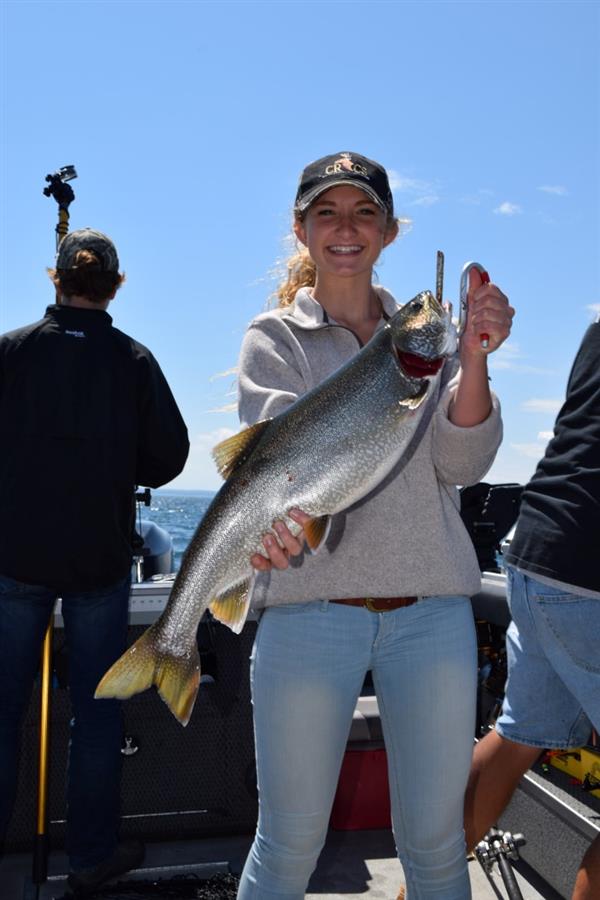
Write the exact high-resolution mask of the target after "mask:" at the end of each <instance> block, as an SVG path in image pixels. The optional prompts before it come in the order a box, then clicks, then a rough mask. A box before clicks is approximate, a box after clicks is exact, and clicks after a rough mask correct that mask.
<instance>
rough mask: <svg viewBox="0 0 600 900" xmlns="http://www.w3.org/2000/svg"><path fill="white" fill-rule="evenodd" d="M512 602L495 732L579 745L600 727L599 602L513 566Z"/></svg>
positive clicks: (524, 740) (538, 742)
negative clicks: (502, 693) (505, 671)
mask: <svg viewBox="0 0 600 900" xmlns="http://www.w3.org/2000/svg"><path fill="white" fill-rule="evenodd" d="M508 601H509V606H510V611H511V615H512V622H511V624H510V626H509V628H508V631H507V633H506V649H507V656H508V681H507V683H506V693H505V697H504V704H503V707H502V713H501V715H500V717H499V719H498V721H497V723H496V728H497V730H498V732H499V733H500V734H501V735H502V736H503V737H505V738H507V739H508V740H511V741H516V742H518V743H520V744H527V745H531V746H533V747H548V748H555V749H561V750H562V749H572V748H575V747H581V746H582V745H584V744H585V743H586V741H587V740H588V739H589V736H590V732H591V730H592V728H593V727H594V728H596V729H597V730H600V600H598V599H597V598H594V597H584V596H581V595H578V594H572V593H570V592H567V591H565V590H564V589H562V588H556V587H551V586H549V585H547V584H542V583H541V582H539V581H537V580H536V579H535V578H533V577H531V576H530V575H525V574H523V573H522V572H518V571H517V570H516V569H513V568H510V567H509V569H508Z"/></svg>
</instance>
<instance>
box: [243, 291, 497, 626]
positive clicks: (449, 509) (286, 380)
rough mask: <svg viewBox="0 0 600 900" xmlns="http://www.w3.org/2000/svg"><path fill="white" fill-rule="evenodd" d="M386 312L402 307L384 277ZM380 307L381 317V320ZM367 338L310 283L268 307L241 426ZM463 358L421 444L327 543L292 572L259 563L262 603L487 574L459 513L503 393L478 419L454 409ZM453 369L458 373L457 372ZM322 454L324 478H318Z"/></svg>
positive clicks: (423, 591) (446, 584) (431, 410)
mask: <svg viewBox="0 0 600 900" xmlns="http://www.w3.org/2000/svg"><path fill="white" fill-rule="evenodd" d="M375 290H376V291H377V293H378V296H379V298H380V300H381V303H382V306H383V309H384V311H385V313H386V315H387V316H391V315H393V314H394V313H395V312H396V311H397V309H398V308H399V306H398V304H397V303H396V301H395V300H394V298H393V297H392V296H391V294H389V293H388V292H387V291H386V290H385V289H383V288H381V287H378V286H376V287H375ZM384 324H385V320H384V319H383V318H382V320H381V322H380V323H379V325H378V328H381V327H383V326H384ZM359 349H360V344H359V341H358V339H357V337H356V336H355V335H354V333H353V332H352V331H350V330H349V329H348V328H346V327H344V326H342V325H338V324H337V323H335V322H334V321H333V320H332V319H331V318H327V316H326V314H325V312H324V310H323V307H322V306H320V304H319V303H317V302H316V301H315V300H313V298H312V297H311V295H310V291H309V289H307V288H302V289H301V290H300V291H298V293H297V294H296V298H295V301H294V304H293V305H292V306H291V307H289V308H287V309H283V310H282V309H277V310H273V311H270V312H266V313H263V314H261V315H259V316H258V317H257V318H255V319H254V320H253V321H252V322H251V323H250V326H249V328H248V330H247V332H246V335H245V337H244V340H243V343H242V348H241V355H240V362H239V379H238V385H239V414H240V419H241V421H242V424H243V425H251V424H254V423H255V422H258V421H260V420H262V419H268V418H272V417H273V416H276V415H278V414H279V413H281V412H283V411H284V410H285V409H287V408H288V407H289V406H290V405H291V404H292V403H293V402H294V401H295V400H296V399H297V398H298V397H300V396H301V395H302V394H304V393H306V391H308V390H310V389H311V388H313V387H315V386H316V385H318V384H320V383H321V382H322V381H323V380H324V379H325V378H326V377H327V376H328V375H330V374H331V373H332V372H334V371H335V370H336V369H337V368H339V366H341V365H342V364H343V363H345V362H346V361H347V360H348V359H350V358H351V357H352V356H354V354H355V353H357V351H358V350H359ZM457 370H458V362H457V360H456V359H455V360H449V361H448V362H447V363H446V364H445V366H444V369H443V371H442V377H441V379H440V380H439V381H438V389H437V391H436V392H434V393H432V395H431V396H430V397H429V400H428V401H427V402H428V407H427V408H426V410H425V413H424V415H423V417H422V419H421V422H420V424H419V429H420V431H421V438H420V441H419V442H413V443H417V446H416V449H415V450H414V452H413V453H412V455H411V456H410V458H407V457H406V456H404V457H403V458H402V459H400V461H399V462H398V464H397V465H396V467H395V468H394V469H393V470H392V472H391V473H390V474H389V475H388V476H387V478H385V479H384V481H383V482H382V483H381V484H380V485H378V487H377V488H376V489H375V490H374V491H372V492H371V493H370V494H369V495H368V496H366V497H364V498H363V499H362V500H361V501H359V502H358V503H356V504H355V505H354V506H352V507H350V508H349V509H347V510H345V511H344V512H343V513H340V514H339V515H337V516H335V517H334V519H333V522H332V527H331V531H330V533H329V537H328V539H327V542H326V544H325V546H324V547H322V548H321V549H320V550H319V552H318V553H317V554H316V555H314V556H313V555H310V554H309V553H303V554H302V555H301V556H299V557H295V558H293V559H292V560H291V564H290V567H289V568H288V569H286V570H285V571H277V570H273V571H272V572H270V573H260V574H259V575H258V576H257V579H256V585H255V589H254V594H253V598H252V605H253V607H254V608H257V609H260V608H262V607H264V606H274V605H281V604H285V603H298V602H305V601H309V600H318V599H336V598H343V597H396V596H413V595H417V596H422V597H426V596H434V595H457V594H458V595H468V596H470V595H473V594H475V593H477V591H479V589H480V587H481V575H480V571H479V566H478V563H477V557H476V555H475V551H474V549H473V545H472V543H471V540H470V538H469V536H468V534H467V531H466V529H465V527H464V525H463V523H462V520H461V518H460V514H459V507H460V503H459V496H458V490H457V485H468V484H474V483H476V482H478V481H480V480H481V479H482V478H483V476H484V475H485V473H486V471H487V470H488V469H489V467H490V466H491V464H492V462H493V460H494V457H495V455H496V451H497V449H498V446H499V445H500V441H501V439H502V423H501V418H500V409H499V404H498V400H497V398H496V397H495V396H493V410H492V412H491V413H490V415H489V417H488V418H487V419H486V420H485V421H484V422H482V423H481V424H479V425H476V426H475V427H473V428H460V427H458V426H456V425H453V424H452V422H450V420H449V418H448V404H449V402H450V399H451V397H452V393H453V390H455V387H456V372H457ZM453 376H454V377H453ZM318 466H319V460H318V454H315V477H316V478H318Z"/></svg>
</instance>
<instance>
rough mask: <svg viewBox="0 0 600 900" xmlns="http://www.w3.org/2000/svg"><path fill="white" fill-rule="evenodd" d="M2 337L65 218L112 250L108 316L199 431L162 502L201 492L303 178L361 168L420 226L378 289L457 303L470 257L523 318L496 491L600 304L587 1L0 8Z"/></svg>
mask: <svg viewBox="0 0 600 900" xmlns="http://www.w3.org/2000/svg"><path fill="white" fill-rule="evenodd" d="M1 9H2V11H1V15H2V19H3V22H2V31H3V34H4V38H3V41H4V46H3V47H2V56H3V59H4V62H3V69H2V110H3V111H2V113H1V116H2V120H1V121H2V137H3V141H2V145H3V149H2V183H3V200H2V216H1V226H2V239H1V241H0V271H1V272H2V275H1V281H0V330H1V331H6V330H9V329H12V328H15V327H17V326H19V325H22V324H25V323H27V322H30V321H35V320H36V319H38V318H39V317H40V316H41V315H42V313H43V310H44V308H45V306H46V304H47V303H50V302H52V299H53V295H52V289H51V285H50V282H49V281H48V280H47V275H46V271H45V268H46V266H48V265H51V264H52V262H53V257H54V240H55V236H54V227H55V224H56V204H55V203H54V201H53V200H51V199H48V198H46V197H44V196H43V194H42V190H43V188H44V186H45V181H44V178H45V175H46V174H47V173H49V172H53V171H55V170H57V169H58V168H60V167H61V166H64V165H67V164H74V165H75V166H76V168H77V171H78V175H79V177H78V178H77V180H76V181H74V182H72V186H73V188H74V190H75V194H76V200H75V202H74V203H73V204H72V206H71V222H70V225H71V228H78V227H83V226H85V225H91V226H93V227H95V228H99V229H100V230H103V231H106V232H107V233H108V234H110V235H111V236H112V237H113V239H114V240H115V242H116V244H117V247H118V249H119V253H120V258H121V263H122V268H123V269H124V270H125V271H126V273H127V283H126V284H125V286H124V287H123V289H122V290H121V291H120V292H119V294H118V296H117V299H116V300H115V302H114V303H113V304H112V306H111V308H110V312H111V314H112V315H113V317H114V320H115V324H116V325H117V326H118V327H120V328H122V329H123V330H124V331H127V332H129V333H130V334H133V335H134V336H135V337H137V338H138V339H139V340H141V341H142V342H143V343H145V344H146V345H147V346H149V347H150V348H151V349H152V351H153V352H154V353H155V355H156V356H157V358H158V360H159V362H160V363H161V366H162V368H163V370H164V372H165V374H166V375H167V377H168V379H169V382H170V384H171V386H172V389H173V392H174V394H175V396H176V398H177V400H178V402H179V405H180V407H181V410H182V412H183V415H184V418H185V419H186V422H187V424H188V428H189V431H190V437H191V441H192V451H191V454H190V459H189V462H188V464H187V466H186V469H185V470H184V472H183V473H182V475H181V476H180V477H179V478H178V479H176V481H175V482H172V484H171V487H182V488H201V489H214V488H217V487H218V486H219V483H220V480H219V477H218V475H217V473H216V470H215V467H214V464H213V462H212V460H211V457H210V448H211V447H212V446H213V445H214V444H215V443H216V442H217V441H218V440H220V439H221V438H223V437H225V436H227V435H228V434H231V433H233V432H234V431H235V430H237V416H236V414H235V411H233V410H232V409H231V406H232V404H233V403H234V401H235V374H234V372H233V371H232V370H233V369H234V368H235V365H236V362H237V356H238V350H239V345H240V341H241V339H242V336H243V333H244V330H245V327H246V325H247V323H248V321H249V320H250V319H251V318H252V317H253V316H254V315H255V314H256V313H258V312H260V311H261V310H262V309H264V308H265V304H266V301H267V297H268V295H269V294H270V293H271V292H272V290H273V289H274V287H275V284H276V281H275V280H274V278H273V274H272V273H273V270H274V268H276V265H277V262H278V261H281V260H282V259H283V258H285V256H286V255H287V252H288V250H289V243H288V240H287V236H288V234H289V226H290V221H291V207H292V202H293V197H294V193H295V188H296V183H297V178H298V175H299V172H300V170H301V169H302V167H303V166H304V165H305V164H306V163H308V162H310V161H311V160H313V159H315V158H317V157H319V156H322V155H324V154H327V153H334V152H338V151H342V150H350V151H356V152H360V153H363V154H365V155H367V156H370V157H372V158H375V159H377V160H379V161H380V162H382V163H383V164H384V165H385V166H386V168H387V169H388V171H389V172H390V175H391V178H392V182H393V186H394V196H395V203H396V207H397V212H398V214H399V215H401V216H404V217H406V218H408V219H410V220H411V225H410V229H409V230H408V231H407V232H406V233H405V234H404V236H403V237H402V238H401V239H399V240H398V241H397V242H396V243H395V244H394V245H392V246H391V247H390V248H388V249H387V250H386V251H385V254H384V256H383V258H382V260H381V264H380V265H379V267H378V273H379V280H380V282H381V283H382V284H383V285H385V286H386V287H388V288H390V289H391V290H392V291H393V292H394V294H395V295H396V296H397V298H398V299H400V300H407V299H410V297H412V296H413V295H414V294H416V293H417V292H418V291H420V290H424V289H426V288H429V289H434V287H435V255H436V250H438V249H440V250H443V251H444V253H445V257H446V272H445V294H446V297H447V299H450V300H455V301H456V299H457V294H458V285H459V277H460V271H461V268H462V265H463V263H464V262H465V261H467V260H472V259H475V260H478V261H480V262H481V263H483V264H484V265H485V266H486V267H487V269H488V270H489V272H490V274H491V277H492V280H494V281H495V282H497V283H498V284H499V285H501V287H502V288H503V290H504V291H505V292H506V293H507V294H508V295H509V296H510V298H511V302H512V303H513V305H514V306H515V307H516V309H517V316H516V319H515V322H514V328H513V334H512V336H511V338H510V340H509V341H508V342H507V343H506V345H505V346H504V348H502V350H501V351H499V352H498V353H496V354H494V356H493V357H492V359H491V362H490V371H491V376H492V384H493V387H494V389H495V390H496V391H497V393H498V394H499V396H500V399H501V402H502V406H503V414H504V421H505V437H504V443H503V446H502V448H501V450H500V452H499V454H498V458H497V461H496V463H495V464H494V467H493V469H492V470H491V472H490V473H489V475H488V480H490V481H492V482H496V483H499V482H504V481H523V480H526V479H527V478H528V477H529V475H530V474H531V472H532V471H533V468H534V466H535V463H536V460H537V458H538V457H539V456H540V455H541V454H542V452H543V450H544V446H545V443H546V442H547V439H548V436H549V433H550V432H551V429H552V425H553V421H554V417H555V414H556V411H557V409H558V406H559V404H560V402H561V399H562V398H563V397H564V390H565V385H566V380H567V377H568V373H569V369H570V366H571V362H572V359H573V356H574V353H575V351H576V349H577V346H578V344H579V341H580V338H581V336H582V334H583V332H584V330H585V328H586V327H587V324H588V323H589V322H590V321H591V320H592V318H593V315H594V312H597V311H600V288H599V278H598V275H599V262H598V260H599V250H600V224H599V218H600V146H599V121H600V63H599V54H598V46H599V38H600V6H599V4H598V3H597V2H594V3H592V2H578V0H568V2H565V3H563V2H545V0H540V2H518V3H515V2H494V0H491V2H468V3H466V2H452V0H442V2H439V3H438V2H427V0H423V2H378V0H368V2H362V0H358V2H353V3H349V2H309V0H303V2H301V3H297V2H294V0H291V2H285V0H282V2H253V0H244V2H239V3H238V2H227V0H220V2H218V3H213V2H178V0H169V2H163V0H157V2H147V0H139V2H119V0H115V2H110V0H105V2H95V0H91V2H85V0H80V2H70V3H65V2H53V0H43V2H28V0H18V2H12V0H8V2H7V0H4V3H3V5H2V8H1Z"/></svg>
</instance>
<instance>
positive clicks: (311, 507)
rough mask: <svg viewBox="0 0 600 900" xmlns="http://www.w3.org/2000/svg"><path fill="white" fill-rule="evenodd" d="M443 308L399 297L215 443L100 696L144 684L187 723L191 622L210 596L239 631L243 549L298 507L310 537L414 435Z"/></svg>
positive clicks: (246, 558) (193, 684)
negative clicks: (286, 396)
mask: <svg viewBox="0 0 600 900" xmlns="http://www.w3.org/2000/svg"><path fill="white" fill-rule="evenodd" d="M455 348H456V334H455V331H454V329H453V326H452V325H451V323H450V317H449V315H448V314H447V313H446V312H445V311H444V310H443V309H442V307H441V306H440V304H439V303H438V302H437V300H436V299H435V297H433V295H432V294H431V293H429V292H428V291H425V292H423V293H421V294H418V295H417V296H416V297H414V298H413V299H412V300H411V301H409V302H408V303H406V304H405V305H404V306H403V307H402V308H401V309H400V310H399V311H398V312H397V313H396V314H395V315H394V316H393V317H392V318H391V319H390V320H389V321H388V322H387V323H386V325H385V326H384V327H383V328H382V329H380V330H379V331H378V332H376V334H375V335H374V337H373V338H372V339H371V341H370V342H369V343H368V344H367V345H366V346H365V347H363V348H362V350H361V351H360V352H359V353H358V354H356V356H354V357H353V358H352V359H351V360H350V361H349V362H347V363H346V364H345V365H343V366H342V367H341V368H339V369H338V370H337V371H336V372H334V373H333V374H332V375H331V376H330V377H329V378H327V379H326V380H325V381H324V382H322V383H321V384H320V385H318V386H317V387H316V388H314V389H313V390H311V391H309V392H308V393H306V394H304V395H303V396H302V397H300V398H299V399H298V400H297V401H296V402H295V403H294V404H293V405H292V406H290V407H289V409H287V410H286V411H285V412H283V413H281V414H280V415H279V416H276V417H275V418H273V419H271V420H269V421H267V422H261V423H258V424H257V425H254V426H251V427H250V428H248V429H246V430H244V431H243V432H241V433H240V434H239V435H236V436H234V438H230V439H228V440H227V441H224V442H223V443H222V444H220V445H218V446H217V447H216V448H215V450H214V451H213V452H214V455H215V459H216V461H217V464H218V465H219V467H220V469H221V471H222V473H223V474H224V475H225V476H226V477H227V480H226V481H225V484H224V485H223V486H222V488H221V490H220V491H219V492H218V494H217V495H216V496H215V497H214V499H213V501H212V503H211V504H210V506H209V508H208V510H207V512H206V513H205V515H204V517H203V519H202V521H201V522H200V524H199V526H198V528H197V529H196V532H195V534H194V536H193V538H192V540H191V542H190V544H189V546H188V548H187V550H186V552H185V554H184V558H183V561H182V565H181V568H180V571H179V572H178V574H177V577H176V579H175V582H174V585H173V589H172V591H171V594H170V597H169V600H168V603H167V605H166V607H165V610H164V612H163V613H162V615H161V616H160V618H159V619H158V620H157V622H155V623H154V624H153V625H152V626H151V627H150V628H149V629H148V630H147V631H146V632H145V633H144V634H143V635H142V637H141V638H140V639H139V640H138V641H137V642H136V643H135V644H134V645H133V646H132V647H131V648H130V649H129V650H128V651H127V652H126V653H125V654H124V655H123V656H122V657H121V658H120V659H119V660H118V661H117V662H116V663H115V664H114V665H113V666H112V668H111V669H109V671H108V672H107V673H106V675H104V677H103V678H102V680H101V682H100V684H99V685H98V688H97V690H96V696H97V697H122V698H124V697H129V696H132V695H133V694H135V693H138V692H139V691H141V690H145V689H146V688H148V687H150V686H151V685H152V684H155V685H156V686H157V688H158V691H159V693H160V695H161V696H162V698H163V700H165V702H166V703H167V705H168V706H169V708H170V709H171V711H172V712H173V714H174V715H175V716H176V717H177V718H178V719H179V721H180V722H182V723H183V724H187V721H188V720H189V717H190V715H191V711H192V708H193V704H194V701H195V697H196V693H197V690H198V685H199V680H200V661H199V656H198V651H197V647H196V632H197V628H198V623H199V621H200V619H201V618H202V616H203V614H204V613H205V611H206V609H207V608H210V610H211V612H212V613H213V615H214V616H215V617H216V618H218V619H219V620H221V621H223V622H225V623H226V624H227V625H229V627H231V628H232V629H233V630H234V631H236V632H239V631H241V629H242V627H243V624H244V621H245V619H246V615H247V611H248V608H249V605H250V599H251V591H252V585H253V581H254V577H255V573H254V570H253V569H252V566H251V565H250V557H251V556H252V554H254V553H256V552H261V551H263V550H264V547H263V543H262V539H263V536H264V535H265V534H266V533H267V532H272V533H273V534H275V532H274V531H273V523H274V522H275V521H276V520H278V519H279V520H282V521H284V522H285V523H286V524H287V526H288V527H289V528H290V530H291V531H292V532H293V533H296V534H297V533H298V532H299V530H300V526H298V525H297V523H295V522H294V521H293V520H292V519H291V518H290V517H289V515H288V512H289V510H290V509H293V508H298V509H302V510H304V511H305V512H306V513H308V514H309V515H310V516H311V518H312V521H311V523H310V524H309V526H305V529H304V530H305V532H306V536H307V541H308V543H309V545H310V546H311V547H312V548H313V549H317V548H318V546H319V545H320V543H322V541H323V539H324V537H325V535H326V528H327V523H328V521H329V517H330V516H331V515H334V514H335V513H338V512H341V511H342V510H344V509H346V508H348V507H349V506H351V505H352V504H354V503H356V502H357V501H358V500H360V499H361V498H362V497H364V496H365V495H366V494H368V493H369V492H370V491H371V490H373V489H374V488H375V487H376V486H377V485H378V484H379V483H380V482H381V481H382V480H383V478H385V476H386V475H387V474H388V473H389V472H390V471H391V469H392V468H393V467H394V466H395V465H396V463H397V462H398V460H399V459H400V457H401V456H402V454H403V452H404V450H405V449H406V447H407V446H408V444H409V443H410V442H411V439H412V437H413V435H414V432H415V430H416V428H417V425H418V422H419V421H420V418H421V416H422V413H423V410H424V408H425V405H426V404H425V402H424V401H425V400H426V398H427V396H428V395H429V394H430V393H431V391H432V389H433V385H434V382H435V381H436V380H437V378H438V377H439V371H440V370H441V367H442V364H443V361H444V358H445V357H446V356H448V355H450V354H451V353H453V352H454V350H455Z"/></svg>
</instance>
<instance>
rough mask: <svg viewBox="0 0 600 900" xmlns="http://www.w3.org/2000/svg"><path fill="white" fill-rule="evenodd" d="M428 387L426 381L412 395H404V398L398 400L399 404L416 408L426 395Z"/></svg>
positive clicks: (408, 407)
mask: <svg viewBox="0 0 600 900" xmlns="http://www.w3.org/2000/svg"><path fill="white" fill-rule="evenodd" d="M428 387H429V385H428V383H427V382H425V384H424V385H423V386H422V387H421V388H420V389H419V393H418V394H416V395H415V396H414V397H406V399H404V400H400V401H399V404H400V406H405V407H406V408H407V409H418V408H419V406H420V405H421V403H422V402H423V400H424V399H425V397H426V396H427V388H428Z"/></svg>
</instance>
